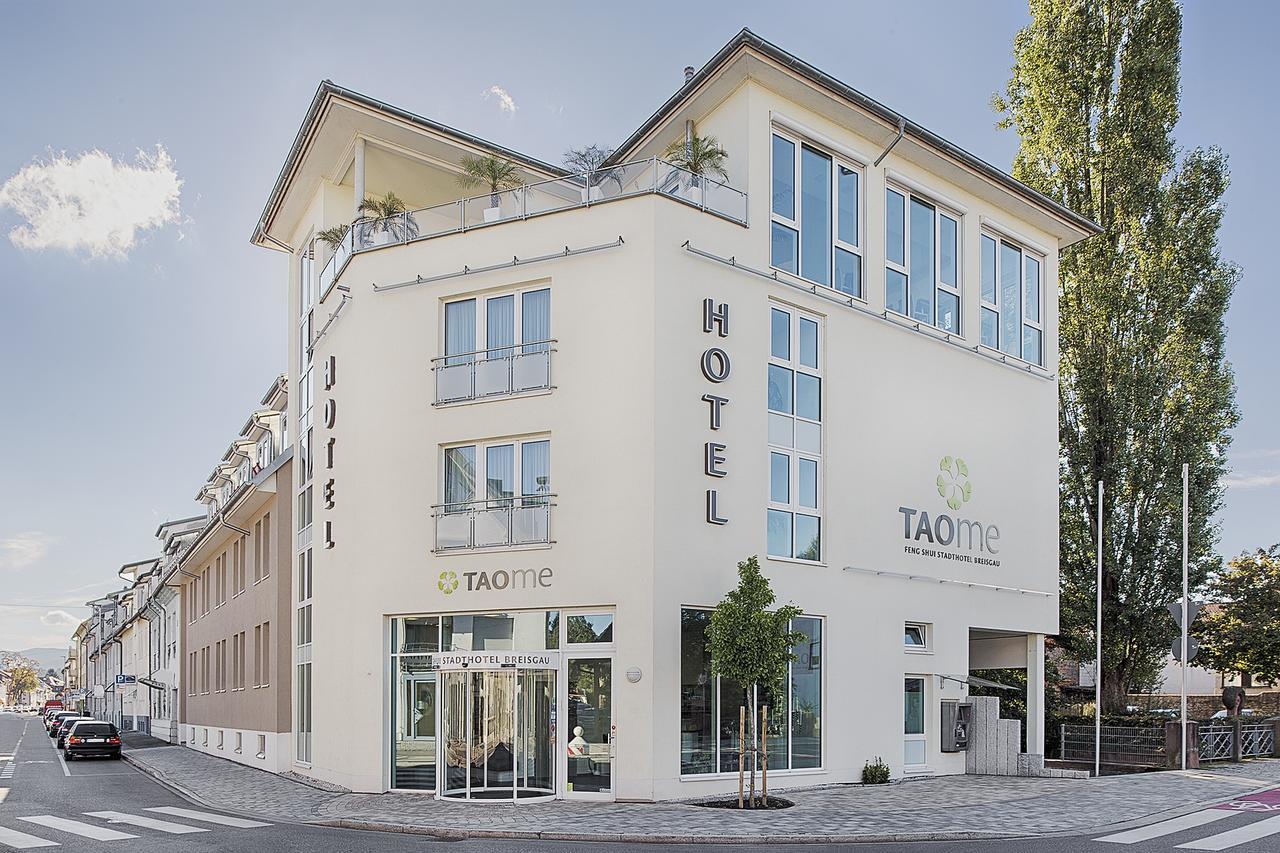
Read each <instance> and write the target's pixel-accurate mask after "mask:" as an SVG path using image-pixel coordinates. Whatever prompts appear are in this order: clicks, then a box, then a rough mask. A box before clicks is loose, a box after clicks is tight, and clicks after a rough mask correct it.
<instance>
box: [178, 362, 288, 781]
mask: <svg viewBox="0 0 1280 853" xmlns="http://www.w3.org/2000/svg"><path fill="white" fill-rule="evenodd" d="M287 385H288V383H287V381H286V379H285V377H283V376H280V377H278V378H277V379H276V380H275V381H274V382H273V383H272V384H271V387H270V388H269V389H268V391H267V394H266V396H264V397H263V399H262V408H261V409H259V410H258V411H256V412H254V413H253V415H252V416H251V417H250V418H249V420H248V422H247V423H246V424H245V426H244V428H243V429H242V430H241V433H240V435H239V437H237V438H236V440H235V441H234V442H232V444H231V446H230V448H228V450H227V452H226V454H224V456H223V458H222V461H221V462H220V463H219V464H218V465H217V467H215V468H214V470H213V473H212V474H211V475H210V476H209V480H208V482H207V483H206V484H205V485H204V487H203V488H202V489H201V490H200V492H199V494H198V495H197V498H196V499H197V500H199V501H201V502H203V503H204V504H205V505H206V509H207V512H206V516H205V519H204V522H203V525H202V526H201V528H200V530H199V532H198V533H196V534H195V535H194V537H193V538H192V541H191V543H190V545H189V546H188V547H187V549H186V550H185V551H184V552H183V554H182V556H181V560H180V561H179V563H178V565H177V568H176V571H175V573H173V574H172V575H171V580H170V582H171V583H173V584H174V585H175V586H177V587H179V591H180V595H181V597H182V603H181V605H180V612H181V614H182V619H181V623H182V627H181V637H180V640H179V642H180V647H181V649H182V663H181V667H182V676H181V678H180V679H179V684H180V688H179V715H180V716H179V719H180V725H181V727H182V729H183V731H182V733H181V735H182V741H183V742H185V743H186V745H187V746H189V747H191V748H193V749H197V750H200V751H201V752H207V753H210V754H212V755H217V756H221V757H224V758H230V759H232V760H234V761H239V762H241V763H243V764H248V765H251V766H254V767H259V768H261V769H264V770H270V771H280V770H286V769H288V768H289V766H290V764H289V751H288V750H289V717H290V708H291V702H290V684H289V680H288V672H289V669H290V650H291V646H292V644H291V642H290V639H289V615H290V610H291V604H290V602H291V597H290V596H291V584H290V571H289V566H290V558H291V555H292V546H291V544H290V530H291V527H290V525H291V523H292V521H291V519H292V503H293V495H292V489H291V482H292V480H291V477H292V467H291V459H292V453H291V451H290V450H289V449H288V447H287V434H286V430H285V417H286V414H285V413H286V408H287V403H288V395H287Z"/></svg>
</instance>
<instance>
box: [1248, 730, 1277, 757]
mask: <svg viewBox="0 0 1280 853" xmlns="http://www.w3.org/2000/svg"><path fill="white" fill-rule="evenodd" d="M1275 752H1276V730H1275V726H1273V725H1271V724H1270V723H1261V724H1260V723H1253V724H1252V725H1243V726H1241V727H1240V755H1241V757H1243V758H1250V757H1258V756H1269V755H1275Z"/></svg>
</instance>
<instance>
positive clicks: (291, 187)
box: [250, 80, 568, 249]
mask: <svg viewBox="0 0 1280 853" xmlns="http://www.w3.org/2000/svg"><path fill="white" fill-rule="evenodd" d="M358 138H364V139H367V140H372V141H374V142H380V143H382V144H385V145H386V146H387V147H388V148H390V149H392V150H397V149H398V150H402V151H405V152H409V153H412V154H416V155H418V156H421V157H422V158H423V159H424V160H427V161H435V162H439V163H450V164H455V165H456V163H457V161H458V160H459V159H460V157H461V155H462V154H466V153H471V154H479V155H486V154H488V155H493V156H496V157H502V158H504V159H507V160H510V161H512V162H513V163H515V164H516V165H518V166H520V167H521V168H522V169H525V170H526V171H528V172H531V173H533V174H534V175H537V176H540V177H546V178H552V177H561V176H564V175H567V174H568V173H567V172H566V171H565V170H564V169H562V168H560V167H559V166H553V165H551V164H550V163H544V162H542V161H541V160H536V159H534V158H532V157H529V156H527V155H525V154H521V153H520V152H518V151H513V150H511V149H510V148H504V147H503V146H501V145H498V144H496V143H493V142H490V141H488V140H486V139H481V138H480V137H478V136H472V135H471V134H469V133H464V132H463V131H460V130H457V129H455V128H452V127H449V126H448V125H444V124H441V123H439V122H436V121H432V120H431V119H428V118H424V117H423V116H420V115H415V114H414V113H411V112H409V111H407V110H402V109H400V108H398V107H393V106H392V105H390V104H387V103H384V102H382V101H379V100H377V99H375V98H371V97H369V96H368V95H362V94H360V93H359V92H355V91H352V90H351V89H345V88H343V87H341V86H338V85H337V84H335V83H333V82H332V81H330V80H325V81H323V82H322V83H321V84H320V87H319V88H318V89H317V90H316V94H315V97H313V98H312V99H311V106H310V107H309V108H308V109H307V114H306V117H305V118H304V119H303V121H302V127H300V128H299V129H298V134H297V136H296V137H295V138H294V141H293V145H292V146H291V147H290V149H289V153H288V155H287V156H286V157H285V161H284V166H283V167H282V168H281V170H280V174H279V176H278V177H277V178H276V183H275V187H274V188H273V189H272V190H271V195H269V196H268V197H267V203H266V206H265V207H264V208H263V210H262V215H261V216H260V217H259V218H258V223H257V224H256V225H255V226H254V229H253V235H252V237H251V238H250V242H252V243H253V244H255V245H258V246H264V247H266V248H277V249H279V248H282V247H286V246H287V244H288V240H289V238H290V236H291V235H292V234H293V231H294V229H295V228H296V227H297V223H298V222H299V221H300V220H301V217H302V216H303V213H304V211H305V209H306V206H307V205H308V204H309V203H310V200H311V198H312V197H313V196H314V194H315V192H316V190H317V189H318V187H319V185H320V182H321V181H322V180H327V181H330V182H334V183H336V182H338V181H340V180H341V178H342V176H343V174H345V172H346V170H347V168H348V165H349V161H350V158H351V153H352V151H353V150H354V147H355V141H356V140H357V139H358Z"/></svg>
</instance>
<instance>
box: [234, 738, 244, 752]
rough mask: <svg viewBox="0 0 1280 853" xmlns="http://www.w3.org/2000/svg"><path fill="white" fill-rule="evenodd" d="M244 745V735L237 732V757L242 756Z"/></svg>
mask: <svg viewBox="0 0 1280 853" xmlns="http://www.w3.org/2000/svg"><path fill="white" fill-rule="evenodd" d="M243 744H244V733H243V732H236V755H239V754H240V747H241V746H242V745H243Z"/></svg>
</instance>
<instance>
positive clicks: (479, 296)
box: [440, 281, 555, 365]
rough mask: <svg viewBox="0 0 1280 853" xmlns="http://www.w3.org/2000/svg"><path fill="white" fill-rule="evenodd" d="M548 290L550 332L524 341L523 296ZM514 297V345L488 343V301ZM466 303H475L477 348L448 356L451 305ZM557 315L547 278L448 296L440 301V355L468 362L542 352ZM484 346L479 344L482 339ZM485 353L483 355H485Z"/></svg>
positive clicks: (452, 361) (452, 362) (548, 344)
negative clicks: (463, 294)
mask: <svg viewBox="0 0 1280 853" xmlns="http://www.w3.org/2000/svg"><path fill="white" fill-rule="evenodd" d="M542 291H546V293H547V329H548V331H547V333H548V337H547V338H546V339H545V340H538V341H527V342H526V341H525V340H524V339H523V338H524V298H525V296H526V295H527V294H530V293H540V292H542ZM507 296H510V297H513V299H514V308H513V309H512V311H513V314H514V318H513V322H512V330H511V341H512V342H511V344H509V345H507V344H498V345H496V346H489V300H491V299H502V298H504V297H507ZM465 302H474V303H475V304H476V306H475V311H474V315H475V328H474V329H473V330H472V333H473V337H472V340H473V341H474V344H473V346H474V347H475V349H474V350H472V351H471V352H470V353H458V354H456V355H449V354H448V353H446V352H445V348H446V341H447V340H448V334H449V306H450V305H458V304H461V303H465ZM554 317H555V309H554V307H553V305H552V301H551V283H550V282H547V281H544V282H542V283H540V284H535V285H529V286H527V287H517V288H514V289H512V290H502V291H495V292H493V293H476V294H472V295H471V296H463V297H459V298H456V299H454V298H449V299H442V300H440V357H441V358H444V359H446V361H445V363H446V364H448V365H456V364H468V363H470V362H474V361H482V360H487V359H493V358H505V357H507V356H510V355H516V354H517V353H521V354H522V353H533V352H543V351H545V350H549V349H550V348H551V341H552V339H553V336H554V334H555V332H554V329H553V326H552V323H553V321H554ZM482 341H483V342H484V346H480V343H481V342H482ZM493 350H499V351H503V350H510V352H508V353H507V354H506V356H504V355H497V356H494V355H490V352H491V351H493ZM482 356H483V358H482Z"/></svg>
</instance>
